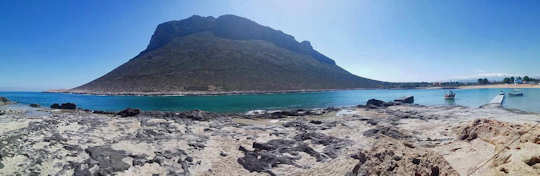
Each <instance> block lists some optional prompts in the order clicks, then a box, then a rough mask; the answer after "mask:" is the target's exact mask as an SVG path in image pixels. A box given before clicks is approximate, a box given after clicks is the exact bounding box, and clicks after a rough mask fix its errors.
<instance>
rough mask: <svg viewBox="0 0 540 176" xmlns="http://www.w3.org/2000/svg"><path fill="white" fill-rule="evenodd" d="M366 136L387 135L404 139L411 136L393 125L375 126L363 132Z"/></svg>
mask: <svg viewBox="0 0 540 176" xmlns="http://www.w3.org/2000/svg"><path fill="white" fill-rule="evenodd" d="M363 135H364V136H367V137H374V136H375V137H376V136H378V135H384V136H389V137H392V138H394V139H405V138H410V137H411V136H409V135H405V134H403V133H401V132H400V131H399V130H397V129H396V128H395V127H386V126H377V127H375V128H373V129H369V130H367V131H365V132H364V133H363Z"/></svg>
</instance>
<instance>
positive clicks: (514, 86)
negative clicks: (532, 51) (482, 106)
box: [457, 84, 540, 89]
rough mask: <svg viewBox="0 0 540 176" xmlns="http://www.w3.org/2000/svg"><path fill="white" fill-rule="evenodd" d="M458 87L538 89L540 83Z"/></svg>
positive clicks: (461, 87) (466, 87)
mask: <svg viewBox="0 0 540 176" xmlns="http://www.w3.org/2000/svg"><path fill="white" fill-rule="evenodd" d="M457 88H458V89H513V88H518V89H527V88H532V89H538V88H540V85H539V84H517V85H514V84H488V85H468V86H459V87H457Z"/></svg>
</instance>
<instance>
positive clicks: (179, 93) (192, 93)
mask: <svg viewBox="0 0 540 176" xmlns="http://www.w3.org/2000/svg"><path fill="white" fill-rule="evenodd" d="M486 88H488V89H501V88H540V85H538V84H518V85H514V84H490V85H466V86H458V87H456V88H455V89H486ZM423 89H447V88H444V87H415V88H353V89H304V90H275V91H262V90H252V91H171V92H99V91H87V90H71V89H56V90H47V91H42V93H68V94H81V95H101V96H218V95H264V94H289V93H317V92H334V91H348V90H423Z"/></svg>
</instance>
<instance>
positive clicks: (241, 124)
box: [0, 102, 540, 175]
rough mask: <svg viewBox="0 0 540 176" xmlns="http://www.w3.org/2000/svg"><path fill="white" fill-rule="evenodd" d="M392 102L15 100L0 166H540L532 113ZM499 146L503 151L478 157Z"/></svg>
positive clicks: (78, 169) (321, 170)
mask: <svg viewBox="0 0 540 176" xmlns="http://www.w3.org/2000/svg"><path fill="white" fill-rule="evenodd" d="M385 103H388V102H384V103H383V104H382V107H377V108H372V107H365V106H361V107H346V108H326V109H297V110H284V111H257V112H255V111H254V112H250V113H246V114H216V113H210V112H205V111H200V110H193V111H187V112H139V113H135V112H134V111H133V109H131V110H129V111H127V112H126V114H125V115H122V114H117V113H112V112H102V113H101V112H97V111H90V110H86V111H85V110H69V111H58V110H50V109H46V108H23V109H17V107H15V106H13V107H11V106H10V105H8V106H3V107H2V109H1V110H2V111H4V112H5V114H4V115H1V116H0V175H40V174H41V175H415V174H416V175H457V174H459V175H467V174H469V173H468V172H470V171H471V170H474V168H475V167H477V166H478V167H479V169H477V171H476V172H474V173H472V175H497V174H511V175H537V174H538V173H539V172H540V170H539V168H540V164H539V159H538V158H539V156H540V153H539V152H540V150H539V149H540V148H539V146H540V131H539V130H538V129H532V130H530V129H531V127H532V126H533V125H532V124H534V123H536V122H535V119H537V118H538V116H537V115H536V114H530V113H529V114H524V113H515V112H512V111H508V110H505V109H500V108H499V109H486V108H479V109H476V108H465V107H458V106H455V107H435V106H432V107H429V106H420V105H412V104H402V105H397V104H393V105H392V106H387V105H384V104H385ZM59 106H60V105H59ZM32 114H39V115H32ZM486 116H489V117H490V119H485V118H483V117H486ZM516 119H517V120H519V123H516V122H514V123H511V122H510V121H516ZM509 141H516V142H515V143H512V144H508V143H509ZM495 151H502V152H501V154H500V155H498V156H496V157H495V158H494V159H493V160H492V161H490V162H488V163H487V164H485V165H482V166H479V164H478V163H482V162H483V161H486V160H487V159H489V158H490V157H492V156H494V152H495ZM471 155H474V156H475V157H470V156H471Z"/></svg>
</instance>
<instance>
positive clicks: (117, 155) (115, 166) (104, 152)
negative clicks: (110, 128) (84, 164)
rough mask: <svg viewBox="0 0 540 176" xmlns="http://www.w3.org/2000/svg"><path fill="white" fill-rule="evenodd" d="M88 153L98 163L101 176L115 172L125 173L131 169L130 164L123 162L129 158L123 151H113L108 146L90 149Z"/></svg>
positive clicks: (87, 150)
mask: <svg viewBox="0 0 540 176" xmlns="http://www.w3.org/2000/svg"><path fill="white" fill-rule="evenodd" d="M85 151H86V153H88V155H90V158H91V159H92V160H95V161H97V162H98V164H97V165H98V166H99V170H98V171H97V172H98V174H99V175H112V174H113V173H114V172H119V171H124V170H127V169H129V167H131V166H130V165H129V164H127V163H124V162H123V161H122V159H123V158H125V157H127V155H126V153H125V152H124V151H121V150H113V149H112V148H110V147H106V146H96V147H89V148H87V149H86V150H85Z"/></svg>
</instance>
